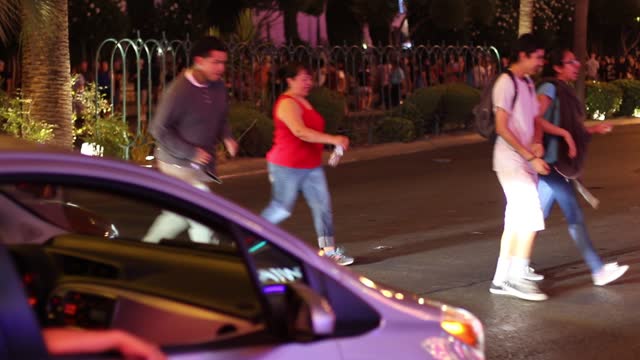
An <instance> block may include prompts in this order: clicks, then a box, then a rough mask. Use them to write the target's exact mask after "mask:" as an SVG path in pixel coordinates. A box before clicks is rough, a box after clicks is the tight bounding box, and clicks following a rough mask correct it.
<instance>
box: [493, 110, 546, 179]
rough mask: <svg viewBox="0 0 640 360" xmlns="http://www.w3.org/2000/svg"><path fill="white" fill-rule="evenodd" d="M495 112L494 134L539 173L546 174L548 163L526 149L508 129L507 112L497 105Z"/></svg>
mask: <svg viewBox="0 0 640 360" xmlns="http://www.w3.org/2000/svg"><path fill="white" fill-rule="evenodd" d="M495 112H496V134H498V135H499V136H500V137H501V138H503V139H504V140H505V141H506V142H507V143H508V144H509V145H511V147H512V148H513V149H514V150H515V151H516V152H517V153H518V154H520V156H522V157H523V158H524V159H525V160H527V161H529V162H530V163H531V166H532V167H533V169H534V170H535V171H536V172H538V173H539V174H543V175H546V174H548V173H549V165H547V163H546V162H545V161H544V160H542V159H541V158H539V157H537V156H536V155H535V154H534V153H533V152H532V151H531V150H529V149H527V147H525V146H524V145H522V144H521V143H520V141H519V140H518V139H517V138H516V137H515V136H514V135H513V133H512V132H511V130H510V129H509V126H508V125H509V113H508V112H507V111H506V110H504V109H502V108H500V107H498V108H496V110H495Z"/></svg>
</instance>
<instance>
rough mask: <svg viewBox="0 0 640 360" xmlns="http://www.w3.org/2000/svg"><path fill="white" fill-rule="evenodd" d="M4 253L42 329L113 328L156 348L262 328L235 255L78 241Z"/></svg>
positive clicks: (56, 241)
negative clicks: (12, 264) (20, 277)
mask: <svg viewBox="0 0 640 360" xmlns="http://www.w3.org/2000/svg"><path fill="white" fill-rule="evenodd" d="M9 251H10V253H11V255H12V257H13V259H14V262H15V263H16V266H17V268H18V271H19V272H20V275H21V276H22V281H23V284H24V287H25V292H26V295H27V297H28V299H29V304H30V305H31V306H32V308H33V309H34V311H35V312H36V314H37V316H38V319H39V321H40V323H41V325H42V326H46V327H48V326H53V327H57V326H73V327H79V328H87V329H109V328H117V329H123V330H127V331H129V332H131V333H134V334H136V335H139V336H142V337H144V338H146V339H148V340H151V341H154V342H156V343H159V344H161V345H163V346H169V345H191V344H198V343H205V342H212V341H218V340H221V339H227V338H230V337H235V336H241V335H246V334H250V333H254V332H257V331H260V330H262V329H264V325H263V322H262V321H261V313H260V308H261V307H260V305H259V303H258V300H257V296H256V294H255V290H254V289H253V287H252V286H251V281H250V278H249V275H248V274H247V272H246V267H245V265H244V264H243V263H242V261H241V259H240V258H239V257H237V256H233V255H230V254H216V253H212V254H210V256H203V255H202V253H196V252H193V251H190V250H188V249H171V251H167V250H166V249H161V247H152V246H147V245H145V244H140V243H135V242H131V241H124V240H114V239H111V240H109V241H105V239H104V238H93V237H91V236H77V235H63V236H58V237H56V238H54V239H52V240H51V241H50V242H48V243H47V244H45V245H11V246H9ZM243 284H246V286H243Z"/></svg>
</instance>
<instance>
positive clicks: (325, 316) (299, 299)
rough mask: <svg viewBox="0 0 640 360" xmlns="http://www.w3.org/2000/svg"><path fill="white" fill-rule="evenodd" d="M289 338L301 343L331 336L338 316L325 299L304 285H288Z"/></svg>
mask: <svg viewBox="0 0 640 360" xmlns="http://www.w3.org/2000/svg"><path fill="white" fill-rule="evenodd" d="M287 300H288V301H287V303H288V305H289V307H288V311H287V314H288V316H287V327H288V333H289V336H290V337H292V338H294V339H296V340H300V341H305V340H311V339H313V338H316V337H318V336H326V335H331V334H332V333H333V331H334V329H335V325H336V315H335V313H334V312H333V309H332V308H331V305H330V304H329V302H328V301H327V299H325V298H324V297H322V296H320V295H319V294H317V293H316V292H315V291H314V290H313V289H311V288H310V287H309V286H307V285H305V284H303V283H290V284H287Z"/></svg>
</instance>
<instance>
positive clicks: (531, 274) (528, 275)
mask: <svg viewBox="0 0 640 360" xmlns="http://www.w3.org/2000/svg"><path fill="white" fill-rule="evenodd" d="M522 278H523V279H527V280H531V281H542V280H544V275H542V274H538V273H537V272H536V271H535V270H534V269H533V268H532V267H531V266H527V269H526V270H525V271H524V274H523V275H522Z"/></svg>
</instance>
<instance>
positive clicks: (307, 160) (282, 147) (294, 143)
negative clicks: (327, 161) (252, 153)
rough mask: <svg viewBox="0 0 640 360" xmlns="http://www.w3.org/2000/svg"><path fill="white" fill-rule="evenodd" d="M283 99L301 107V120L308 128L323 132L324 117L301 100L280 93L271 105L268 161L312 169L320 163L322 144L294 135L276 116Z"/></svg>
mask: <svg viewBox="0 0 640 360" xmlns="http://www.w3.org/2000/svg"><path fill="white" fill-rule="evenodd" d="M284 99H291V100H293V101H295V102H296V103H297V104H298V106H300V108H301V109H302V122H303V123H304V125H305V126H306V127H308V128H310V129H313V130H316V131H320V132H324V119H323V118H322V115H320V114H319V113H318V112H317V111H315V110H314V109H313V108H307V107H306V106H305V105H304V104H303V103H302V102H300V101H299V100H297V99H295V98H294V97H292V96H289V95H285V94H283V95H280V97H279V98H278V100H277V101H276V103H275V105H274V106H273V125H274V131H273V146H272V147H271V150H269V152H268V153H267V161H269V162H270V163H273V164H276V165H280V166H286V167H292V168H300V169H313V168H315V167H318V166H320V165H321V164H322V149H323V148H324V145H323V144H319V143H310V142H307V141H304V140H301V139H299V138H298V137H297V136H295V135H294V134H293V133H292V132H291V130H289V127H287V125H286V124H285V123H284V121H282V120H281V119H279V118H278V116H277V115H276V114H277V110H278V106H279V105H280V102H281V101H282V100H284Z"/></svg>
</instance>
